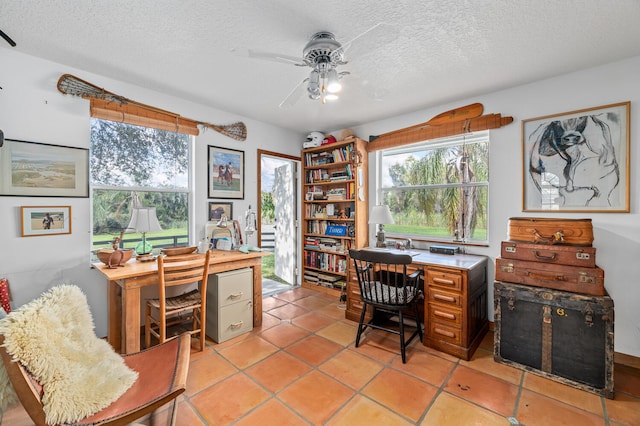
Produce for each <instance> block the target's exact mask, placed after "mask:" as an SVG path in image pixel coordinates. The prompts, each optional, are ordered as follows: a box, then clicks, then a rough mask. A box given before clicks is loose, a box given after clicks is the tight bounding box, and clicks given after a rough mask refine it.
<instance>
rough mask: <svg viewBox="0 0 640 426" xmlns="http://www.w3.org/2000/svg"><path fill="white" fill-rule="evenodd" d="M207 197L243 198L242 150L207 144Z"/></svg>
mask: <svg viewBox="0 0 640 426" xmlns="http://www.w3.org/2000/svg"><path fill="white" fill-rule="evenodd" d="M207 161H208V168H207V179H208V189H209V198H225V199H240V200H243V199H244V151H239V150H237V149H229V148H221V147H217V146H209V150H208V155H207Z"/></svg>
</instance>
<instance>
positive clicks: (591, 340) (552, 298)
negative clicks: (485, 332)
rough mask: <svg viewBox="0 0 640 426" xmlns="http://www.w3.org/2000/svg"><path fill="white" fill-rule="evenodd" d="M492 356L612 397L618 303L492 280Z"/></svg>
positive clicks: (524, 368)
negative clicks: (616, 306) (615, 311)
mask: <svg viewBox="0 0 640 426" xmlns="http://www.w3.org/2000/svg"><path fill="white" fill-rule="evenodd" d="M494 311H495V322H494V353H493V355H494V360H495V361H496V362H499V363H502V364H507V365H510V366H512V367H516V368H520V369H523V370H526V371H529V372H531V373H534V374H538V375H540V376H543V377H546V378H548V379H551V380H555V381H558V382H560V383H563V384H565V385H569V386H573V387H576V388H578V389H581V390H585V391H589V392H593V393H596V394H599V395H602V396H604V397H606V398H613V356H614V306H613V300H612V299H611V298H610V297H609V296H608V295H605V296H602V297H596V296H582V295H577V294H575V293H567V292H561V291H557V290H548V289H543V288H537V287H530V286H524V285H519V284H511V283H501V282H496V283H495V284H494Z"/></svg>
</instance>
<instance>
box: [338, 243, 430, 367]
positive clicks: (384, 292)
mask: <svg viewBox="0 0 640 426" xmlns="http://www.w3.org/2000/svg"><path fill="white" fill-rule="evenodd" d="M349 256H350V257H351V258H352V259H353V262H354V266H355V271H356V274H357V276H358V285H359V287H360V299H361V300H362V302H363V306H362V313H361V314H360V322H359V324H358V334H357V335H356V347H358V346H359V345H360V339H361V337H362V334H363V332H364V331H365V330H366V329H367V327H371V328H375V329H378V330H383V331H387V332H390V333H394V334H398V335H399V337H400V352H401V355H402V362H403V363H406V361H407V358H406V347H407V346H408V345H409V344H410V343H411V341H412V340H413V339H414V338H415V337H416V336H420V340H422V338H423V321H422V320H421V318H420V313H419V311H418V301H419V300H422V299H423V295H422V291H421V290H420V287H419V281H420V276H421V275H422V271H416V272H414V273H413V274H407V265H410V264H411V263H412V262H413V259H412V258H411V256H409V255H408V254H394V253H386V252H382V251H373V250H349ZM368 307H370V308H371V310H372V312H371V320H370V321H368V322H365V318H366V315H367V308H368ZM407 312H409V313H410V314H411V315H413V316H415V318H414V319H415V324H416V330H415V331H414V332H413V333H412V334H411V336H410V337H409V339H405V334H404V327H405V313H407ZM394 316H395V317H397V319H398V320H397V326H395V325H393V324H392V323H393V321H390V317H394Z"/></svg>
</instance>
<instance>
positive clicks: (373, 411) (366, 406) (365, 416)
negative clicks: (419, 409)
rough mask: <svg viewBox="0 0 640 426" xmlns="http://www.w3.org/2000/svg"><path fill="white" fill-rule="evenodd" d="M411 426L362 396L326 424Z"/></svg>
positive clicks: (410, 423) (329, 425)
mask: <svg viewBox="0 0 640 426" xmlns="http://www.w3.org/2000/svg"><path fill="white" fill-rule="evenodd" d="M412 424H413V423H412V422H409V421H407V420H406V419H404V418H402V417H401V416H399V415H398V414H396V413H394V412H393V411H391V410H389V409H387V408H385V407H383V406H382V405H380V404H378V403H376V402H374V401H372V400H370V399H369V398H365V397H363V396H356V397H355V398H353V399H352V400H351V401H349V403H348V404H347V405H345V406H344V408H342V409H341V410H340V411H338V413H336V415H335V416H333V417H332V418H331V420H329V421H328V422H327V423H326V425H328V426H331V425H336V426H340V425H349V426H371V425H385V426H396V425H397V426H402V425H412Z"/></svg>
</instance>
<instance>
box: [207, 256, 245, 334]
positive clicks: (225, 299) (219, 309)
mask: <svg viewBox="0 0 640 426" xmlns="http://www.w3.org/2000/svg"><path fill="white" fill-rule="evenodd" d="M252 329H253V270H252V269H251V268H243V269H236V270H233V271H229V272H221V273H218V274H211V275H209V284H208V286H207V327H206V334H207V336H209V337H210V338H211V339H213V340H214V341H216V342H217V343H222V342H224V341H226V340H229V339H231V338H233V337H236V336H239V335H241V334H244V333H248V332H249V331H251V330H252Z"/></svg>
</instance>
